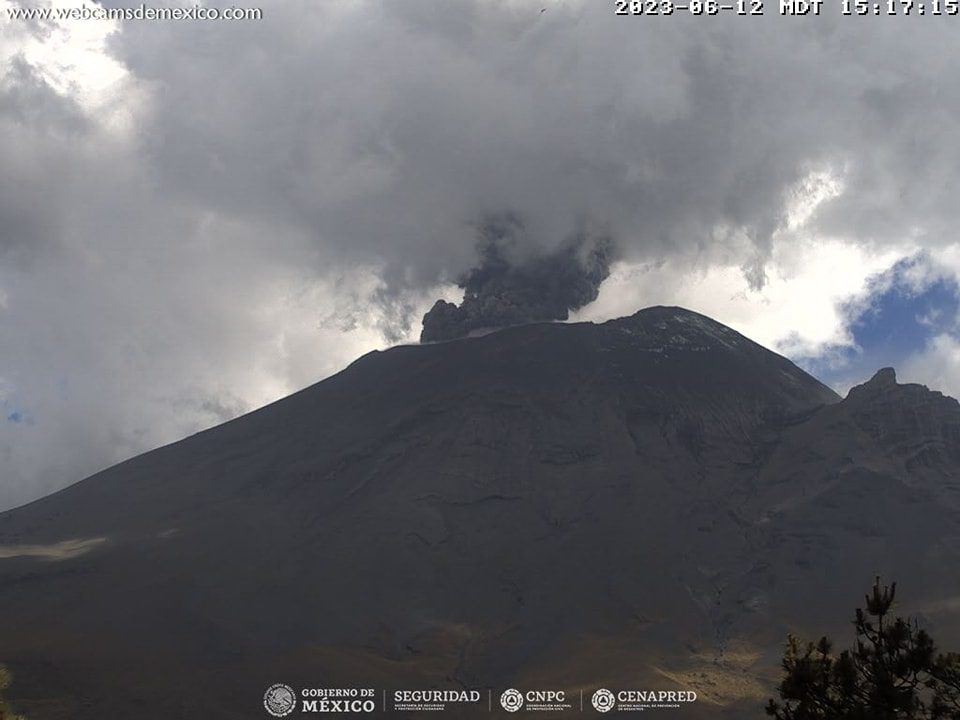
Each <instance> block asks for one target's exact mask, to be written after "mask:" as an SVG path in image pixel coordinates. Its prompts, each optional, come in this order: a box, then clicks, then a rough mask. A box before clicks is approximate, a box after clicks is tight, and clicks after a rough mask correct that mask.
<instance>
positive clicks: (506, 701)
mask: <svg viewBox="0 0 960 720" xmlns="http://www.w3.org/2000/svg"><path fill="white" fill-rule="evenodd" d="M500 704H501V705H503V709H504V710H506V711H507V712H516V711H517V710H519V709H520V708H522V707H523V695H521V694H520V691H519V690H514V689H513V688H510V689H509V690H507V691H506V692H504V693H503V695H501V696H500Z"/></svg>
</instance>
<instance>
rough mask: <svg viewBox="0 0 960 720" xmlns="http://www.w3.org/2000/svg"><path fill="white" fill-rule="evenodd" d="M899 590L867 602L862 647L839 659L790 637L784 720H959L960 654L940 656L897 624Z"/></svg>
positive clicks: (778, 714)
mask: <svg viewBox="0 0 960 720" xmlns="http://www.w3.org/2000/svg"><path fill="white" fill-rule="evenodd" d="M896 593H897V584H896V583H892V584H891V585H890V586H889V587H886V586H881V585H880V578H879V577H878V578H877V579H876V582H875V583H874V586H873V590H872V592H871V593H870V594H868V595H866V596H865V600H866V603H865V609H861V608H857V611H856V616H855V619H854V626H855V628H856V642H855V643H854V647H853V649H851V650H844V651H843V652H841V653H840V654H839V655H834V653H833V647H832V644H831V642H830V641H829V640H828V639H827V638H826V637H823V638H820V640H819V642H817V643H812V642H807V643H801V641H800V640H798V639H797V638H796V637H794V636H792V635H791V636H788V638H787V649H786V653H785V654H784V657H783V661H782V666H783V670H784V677H783V679H782V680H781V682H780V686H779V694H780V702H777V701H775V700H770V701H769V703H768V704H767V708H766V710H767V714H768V715H770V716H771V717H774V718H776V719H777V720H960V655H958V654H957V653H946V654H937V652H936V648H935V646H934V642H933V639H932V638H931V637H930V635H929V634H928V633H927V632H926V631H925V630H923V629H921V628H920V627H919V626H918V625H917V623H916V622H915V621H911V620H905V619H904V618H901V617H896V618H893V619H892V620H891V619H890V611H891V609H892V607H893V603H894V599H895V598H896Z"/></svg>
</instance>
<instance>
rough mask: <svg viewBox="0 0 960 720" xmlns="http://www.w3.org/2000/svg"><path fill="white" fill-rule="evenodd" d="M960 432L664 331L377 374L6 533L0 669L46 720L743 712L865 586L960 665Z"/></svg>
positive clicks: (748, 355)
mask: <svg viewBox="0 0 960 720" xmlns="http://www.w3.org/2000/svg"><path fill="white" fill-rule="evenodd" d="M958 422H960V409H958V407H957V404H956V402H955V401H953V400H950V399H948V398H944V397H943V396H941V395H939V394H938V393H931V392H929V391H927V390H925V389H923V388H920V387H919V386H901V385H897V384H896V382H895V377H894V376H893V375H892V373H890V372H886V371H884V372H882V373H881V374H879V375H878V376H877V377H876V378H874V380H873V381H871V382H870V383H867V384H866V385H864V386H861V388H859V389H856V390H855V391H852V392H851V393H850V396H849V397H848V398H847V399H846V400H844V401H842V402H841V401H840V398H839V397H837V396H836V395H835V394H834V393H833V392H832V391H831V390H829V389H828V388H826V387H825V386H823V385H822V384H820V383H819V382H817V381H816V380H815V379H814V378H812V377H810V376H809V375H807V374H806V373H804V372H803V371H801V370H800V369H799V368H797V367H796V366H794V365H793V364H792V363H790V362H789V361H787V360H785V359H784V358H782V357H779V356H777V355H775V354H773V353H771V352H769V351H767V350H765V349H764V348H762V347H760V346H759V345H756V344H755V343H753V342H751V341H749V340H748V339H746V338H744V337H743V336H742V335H739V334H738V333H736V332H734V331H733V330H731V329H729V328H727V327H724V326H723V325H720V324H718V323H716V322H714V321H712V320H710V319H709V318H706V317H703V316H702V315H698V314H696V313H691V312H688V311H685V310H682V309H679V308H650V309H648V310H644V311H641V312H639V313H637V314H636V315H634V316H632V317H628V318H623V319H620V320H615V321H611V322H608V323H604V324H602V325H593V324H575V325H559V324H539V325H529V326H522V327H516V328H511V329H508V330H504V331H501V332H498V333H494V334H491V335H487V336H484V337H481V338H472V339H464V340H459V341H455V342H449V343H442V344H437V345H429V346H416V347H397V348H393V349H391V350H389V351H386V352H382V353H376V352H375V353H371V354H369V355H366V356H364V357H362V358H360V359H359V360H358V361H357V362H355V363H354V364H353V365H351V366H350V367H349V368H347V369H346V370H344V371H343V372H341V373H339V374H338V375H336V376H334V377H332V378H330V379H328V380H325V381H323V382H321V383H319V384H317V385H314V386H313V387H310V388H307V389H306V390H304V391H302V392H299V393H297V394H295V395H292V396H291V397H289V398H286V399H284V400H282V401H280V402H277V403H274V404H273V405H270V406H268V407H265V408H263V409H261V410H258V411H257V412H254V413H251V414H249V415H247V416H245V417H243V418H240V419H238V420H235V421H233V422H230V423H227V424H225V425H222V426H220V427H218V428H215V429H213V430H209V431H207V432H204V433H200V434H198V435H195V436H193V437H190V438H187V439H186V440H183V441H181V442H179V443H176V444H174V445H171V446H168V447H166V448H162V449H160V450H157V451H154V452H151V453H147V454H146V455H143V456H141V457H138V458H135V459H133V460H131V461H129V462H126V463H122V464H121V465H118V466H116V467H113V468H110V469H109V470H106V471H104V472H102V473H99V474H97V475H95V476H93V477H91V478H88V479H87V480H84V481H83V482H80V483H78V484H76V485H74V486H72V487H70V488H68V489H66V490H64V491H62V492H60V493H57V494H55V495H53V496H50V497H48V498H45V499H44V500H41V501H39V502H36V503H33V504H31V505H28V506H25V507H23V508H19V509H17V510H13V511H10V512H7V513H3V514H2V515H0V653H2V656H0V660H2V661H4V662H7V663H8V664H10V665H11V667H12V669H13V670H14V673H15V674H16V676H17V681H16V684H15V685H14V690H15V694H14V699H15V700H17V701H18V702H20V703H21V705H22V707H23V709H24V710H25V711H27V712H28V714H29V716H30V717H31V720H43V718H59V717H71V718H81V719H83V718H94V717H97V718H100V717H137V718H167V717H204V718H235V717H260V716H261V713H260V711H259V707H260V706H259V703H260V696H261V695H262V692H263V690H264V689H265V688H266V687H267V686H268V685H270V684H272V683H274V682H278V681H283V682H288V683H289V684H291V685H294V686H298V687H301V686H302V687H374V688H379V689H388V690H389V689H391V688H401V687H408V688H413V687H444V688H447V687H461V686H469V687H480V688H486V687H491V688H500V689H503V688H504V687H507V686H514V685H516V686H523V684H524V683H535V684H536V685H535V686H536V687H540V686H544V687H553V686H554V685H555V684H557V685H564V684H565V686H566V687H568V688H569V689H571V690H573V689H574V688H577V687H581V686H584V687H599V686H602V685H608V686H616V685H620V686H640V687H644V686H647V687H649V686H661V685H666V686H667V687H677V686H680V687H684V686H692V687H695V688H696V689H697V690H698V691H699V692H700V693H701V695H702V696H703V697H704V698H705V699H706V700H705V701H704V702H701V703H698V704H697V707H696V708H694V709H692V710H691V712H690V713H689V714H687V713H685V717H694V716H700V717H712V716H717V715H720V714H724V713H726V714H727V715H728V716H729V717H737V718H739V717H746V716H748V714H747V712H748V711H749V714H750V715H756V714H757V713H756V710H757V708H758V707H759V706H760V703H759V700H760V697H761V696H762V695H763V694H764V693H766V692H768V691H769V687H768V686H764V685H763V684H762V682H761V680H762V677H764V676H765V677H769V676H770V674H771V673H775V672H776V668H777V666H776V655H777V653H778V652H779V650H780V648H781V646H782V643H783V638H784V635H785V633H786V631H787V630H794V631H801V632H807V633H808V634H811V635H812V634H814V633H817V634H818V635H817V636H819V633H823V632H830V631H834V632H835V631H837V630H839V631H840V632H841V633H843V632H847V628H848V625H847V620H848V616H849V614H850V610H851V606H852V604H854V603H856V602H857V599H858V598H860V597H861V596H862V591H863V590H864V588H865V587H867V585H868V584H869V582H870V581H871V580H872V578H873V576H874V575H875V574H877V573H879V574H882V575H884V576H886V577H891V578H896V579H898V580H899V581H900V583H901V588H902V591H901V593H902V596H903V597H904V598H910V599H911V600H912V602H913V603H914V604H913V606H911V607H914V608H916V609H920V610H922V611H923V613H924V618H925V622H928V623H930V624H933V625H935V626H936V628H937V631H938V632H937V635H938V637H941V638H942V639H944V640H945V641H946V642H947V645H948V646H949V645H950V644H954V645H955V644H957V643H955V642H953V641H955V640H957V639H960V627H958V623H957V622H956V608H957V607H958V604H957V603H956V602H955V600H954V599H955V598H956V597H957V596H958V595H960V578H957V577H956V574H955V572H954V568H955V567H956V564H957V560H958V554H960V522H958V518H960V516H958V512H957V510H958V505H957V502H958V498H960V493H958V492H957V491H958V489H960V488H957V487H956V485H957V482H958V465H957V459H956V457H957V456H956V447H957V443H956V440H957V435H956V428H957V424H958ZM842 637H845V636H842ZM758 677H760V678H761V679H757V678H758ZM738 703H739V704H738ZM698 713H699V715H698ZM483 715H484V716H486V709H485V708H484V713H483Z"/></svg>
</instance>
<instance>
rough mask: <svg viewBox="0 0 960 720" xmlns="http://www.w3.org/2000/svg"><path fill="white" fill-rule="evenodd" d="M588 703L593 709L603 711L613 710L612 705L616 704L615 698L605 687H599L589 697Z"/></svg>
mask: <svg viewBox="0 0 960 720" xmlns="http://www.w3.org/2000/svg"><path fill="white" fill-rule="evenodd" d="M590 703H591V704H592V705H593V709H594V710H596V711H597V712H602V713H605V712H610V711H611V710H613V707H614V706H615V705H616V704H617V698H616V697H614V695H613V693H612V692H610V691H609V690H607V689H606V688H600V689H599V690H597V691H596V692H595V693H594V694H593V697H592V698H590Z"/></svg>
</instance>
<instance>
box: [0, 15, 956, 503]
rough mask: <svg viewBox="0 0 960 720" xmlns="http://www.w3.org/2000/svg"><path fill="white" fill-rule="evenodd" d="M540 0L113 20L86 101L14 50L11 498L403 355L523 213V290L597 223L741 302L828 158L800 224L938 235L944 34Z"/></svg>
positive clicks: (944, 188) (6, 494)
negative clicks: (710, 277) (793, 205)
mask: <svg viewBox="0 0 960 720" xmlns="http://www.w3.org/2000/svg"><path fill="white" fill-rule="evenodd" d="M768 5H770V3H768ZM541 7H543V4H536V5H534V4H530V3H527V2H520V0H516V1H510V0H459V1H458V2H448V1H447V0H430V1H427V0H404V2H387V1H380V0H364V1H363V2H329V3H317V4H311V5H309V6H305V5H304V4H303V3H294V2H282V1H281V0H277V2H271V3H270V5H269V6H268V7H267V8H265V19H264V20H263V21H261V22H241V23H211V22H198V23H174V22H170V23H146V22H144V23H137V22H131V23H127V24H125V25H123V26H122V27H120V28H119V30H118V32H116V33H115V34H114V35H113V36H112V37H111V38H110V41H109V50H110V52H111V54H112V55H113V56H114V57H115V58H116V59H117V60H118V61H119V62H121V63H122V64H123V65H124V66H125V67H126V68H127V70H128V73H129V76H128V78H127V79H126V80H125V81H124V83H123V85H122V86H120V87H118V88H117V92H116V94H115V96H114V97H113V98H111V99H109V101H107V102H106V103H104V104H102V105H99V106H97V107H96V109H90V108H89V107H84V106H82V105H81V104H80V103H79V102H78V101H77V100H76V99H75V98H73V97H71V96H70V93H69V91H64V90H63V89H62V88H59V89H54V88H53V87H52V86H51V85H49V84H48V83H47V82H46V80H44V78H43V76H42V74H41V73H39V72H38V71H37V70H36V68H33V67H31V66H30V65H29V64H25V63H26V61H25V60H24V59H23V58H19V59H14V60H13V61H12V64H10V63H8V65H9V66H10V67H9V68H8V70H7V72H6V74H5V76H4V79H3V81H2V85H0V337H2V338H3V341H2V345H0V393H2V397H0V400H2V402H3V403H4V408H5V409H6V408H9V413H13V412H18V413H22V414H23V416H24V417H29V418H31V419H32V424H28V423H24V422H19V423H14V422H7V423H3V424H0V450H2V453H3V456H4V458H5V476H4V477H3V480H2V486H0V505H3V504H6V503H11V502H16V501H22V500H25V499H28V498H29V497H32V496H35V495H36V494H38V493H40V492H44V491H48V490H50V489H52V488H54V487H56V486H58V485H61V484H63V483H66V482H69V481H73V480H75V479H77V478H79V477H81V476H82V475H84V474H86V473H88V472H90V471H92V470H94V469H96V468H97V467H100V466H103V465H105V464H108V463H110V462H113V461H115V460H117V459H120V458H121V457H123V456H125V455H129V454H132V453H135V452H139V451H141V450H143V449H146V448H148V447H151V446H153V445H156V444H158V443H160V442H164V441H167V440H171V439H174V438H176V437H178V436H180V435H182V434H185V433H187V432H191V431H193V430H195V429H199V428H200V427H203V426H204V425H208V424H210V423H213V422H217V421H219V420H220V419H222V418H223V417H226V416H227V415H229V414H230V413H233V412H239V411H240V410H241V409H245V408H249V407H251V406H253V405H256V404H258V403H260V402H263V401H265V400H266V399H269V398H272V397H276V396H277V395H279V394H282V393H283V392H287V391H289V390H292V389H294V388H295V387H298V386H301V385H304V384H306V383H308V382H310V381H311V380H313V379H317V378H319V377H322V376H323V375H325V374H328V373H329V372H331V371H333V370H335V369H336V368H337V367H339V366H341V365H342V364H343V363H345V362H346V361H348V360H349V359H350V357H352V355H353V354H356V353H357V352H359V351H361V350H362V349H364V348H368V347H370V346H371V345H374V344H377V343H384V342H396V341H401V340H413V339H415V337H416V335H417V333H418V331H419V320H420V317H422V314H423V312H424V310H426V309H427V308H428V307H429V306H430V304H431V303H432V301H433V300H435V299H436V292H437V291H438V288H440V287H442V286H444V284H451V283H452V284H456V283H457V282H458V281H463V283H462V284H463V285H464V286H468V287H467V289H468V290H469V286H470V284H471V281H470V278H474V279H476V278H477V277H479V275H478V274H477V273H478V272H479V269H481V268H483V267H484V265H483V263H484V258H485V255H484V253H483V252H482V249H483V245H482V244H481V246H480V247H479V248H478V245H477V233H476V228H477V226H478V224H482V223H483V221H484V219H485V218H489V217H504V216H507V215H511V216H513V217H515V218H517V220H518V222H519V223H520V224H522V228H523V232H522V233H519V234H517V236H516V238H515V242H514V245H515V247H514V248H513V249H512V250H511V253H514V254H512V255H510V256H509V257H510V260H511V265H510V271H509V272H508V273H507V276H510V277H515V276H516V273H517V272H519V273H520V274H521V275H522V274H523V273H524V272H527V271H526V270H524V268H527V269H529V268H531V267H537V266H538V264H539V263H544V262H546V263H548V264H549V262H550V258H555V257H561V256H563V254H564V253H565V252H567V250H566V249H565V248H567V247H568V246H567V245H565V243H569V242H570V238H571V237H577V236H578V234H579V233H581V232H582V231H583V229H584V228H590V232H591V233H592V234H593V235H594V236H596V237H605V238H609V239H610V243H611V248H612V252H613V253H615V256H616V257H618V258H620V259H622V260H624V261H626V262H654V263H655V262H659V261H663V260H667V259H669V260H671V261H672V262H674V263H675V264H676V263H682V264H686V265H687V266H689V267H690V268H692V269H702V268H707V267H710V266H711V265H713V264H716V263H734V264H737V265H739V266H741V267H743V269H744V274H745V278H746V280H747V281H748V282H749V284H751V285H753V286H754V287H759V286H761V285H762V284H763V282H764V279H765V276H766V273H767V272H769V270H770V262H771V248H772V246H773V243H774V237H775V235H776V233H777V232H780V231H782V230H783V228H784V227H785V226H786V224H787V216H788V213H789V209H790V202H791V197H792V195H791V193H793V192H794V189H795V188H796V186H797V184H798V183H800V182H801V181H803V180H804V178H806V177H807V176H808V174H809V173H810V172H811V171H812V170H827V171H829V172H831V173H833V174H834V175H835V176H836V177H838V178H841V179H842V181H843V183H844V187H845V192H844V193H842V194H841V195H839V196H838V197H836V198H834V199H832V200H829V201H827V202H824V203H823V204H822V205H821V206H820V207H819V208H818V210H817V213H816V214H815V216H814V217H813V218H812V219H811V220H810V223H809V225H810V229H811V230H812V231H815V232H818V233H822V234H829V235H834V236H839V237H843V238H846V239H847V240H848V241H849V242H856V243H858V244H860V245H863V246H865V247H869V248H875V249H876V250H877V251H879V250H882V249H883V248H885V247H889V246H896V245H898V244H900V243H903V242H905V241H906V240H910V241H912V242H918V243H921V244H923V245H924V246H927V247H938V246H943V245H946V244H948V243H952V242H955V236H954V233H953V228H954V227H956V226H957V222H958V220H960V217H958V213H960V204H958V203H956V201H955V196H956V189H957V186H956V182H957V176H958V173H960V162H958V160H960V132H958V129H960V128H958V127H957V126H958V124H960V86H958V85H957V84H956V83H955V82H953V81H952V78H954V77H956V75H957V70H958V68H957V65H958V62H960V59H958V56H957V54H956V53H955V52H954V51H953V46H954V40H955V38H954V34H955V33H954V31H953V29H952V23H950V22H948V20H949V19H948V18H933V17H929V18H902V17H900V18H841V17H839V12H838V10H837V9H833V8H825V10H824V16H825V17H822V18H807V19H800V18H783V17H779V16H778V15H777V13H776V8H775V7H773V6H772V5H771V6H769V7H768V8H767V13H768V15H767V16H766V17H764V18H744V17H730V16H724V17H687V16H684V15H683V14H678V15H676V16H674V17H669V18H647V19H638V18H623V17H615V16H614V15H613V13H612V8H611V7H610V6H608V5H607V4H603V3H590V2H573V1H570V2H552V3H550V4H549V5H548V11H547V12H545V13H540V8H541ZM4 32H11V30H10V28H7V29H5V30H4ZM486 257H487V259H489V256H486ZM471 271H473V275H471ZM534 274H536V273H534ZM448 299H455V298H448ZM9 413H8V414H9Z"/></svg>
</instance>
